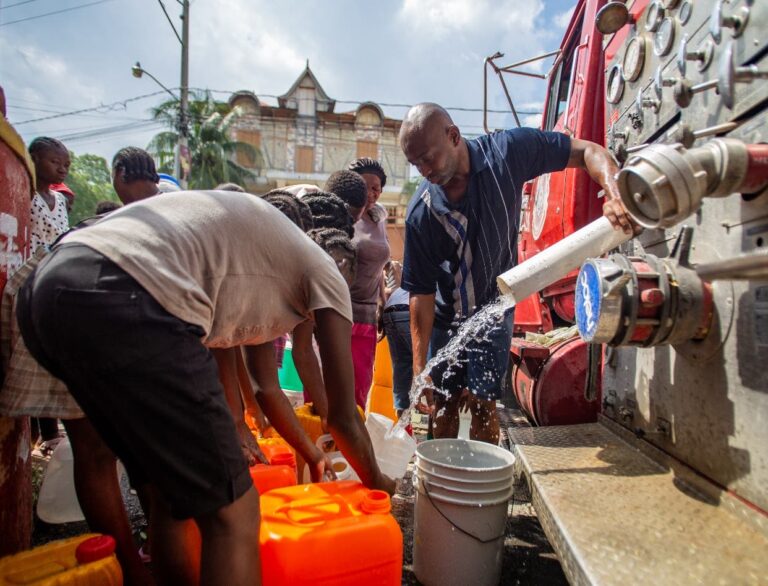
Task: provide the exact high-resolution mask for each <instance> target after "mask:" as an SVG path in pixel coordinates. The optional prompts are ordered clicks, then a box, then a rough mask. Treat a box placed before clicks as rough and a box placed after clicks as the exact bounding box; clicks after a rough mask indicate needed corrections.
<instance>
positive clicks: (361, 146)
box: [357, 140, 379, 159]
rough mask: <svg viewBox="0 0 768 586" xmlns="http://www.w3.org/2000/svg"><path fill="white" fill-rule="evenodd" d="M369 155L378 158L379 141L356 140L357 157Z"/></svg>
mask: <svg viewBox="0 0 768 586" xmlns="http://www.w3.org/2000/svg"><path fill="white" fill-rule="evenodd" d="M362 157H370V158H371V159H378V158H379V143H378V142H377V141H375V140H358V141H357V158H358V159H359V158H362Z"/></svg>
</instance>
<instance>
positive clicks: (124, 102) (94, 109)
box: [13, 90, 165, 126]
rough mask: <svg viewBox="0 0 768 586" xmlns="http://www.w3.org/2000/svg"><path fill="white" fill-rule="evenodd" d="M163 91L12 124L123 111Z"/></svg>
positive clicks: (17, 124)
mask: <svg viewBox="0 0 768 586" xmlns="http://www.w3.org/2000/svg"><path fill="white" fill-rule="evenodd" d="M164 93H165V92H164V91H160V90H158V91H156V92H152V93H151V94H143V95H141V96H136V97H135V98H128V99H126V100H118V101H117V102H112V103H111V104H101V105H100V106H93V107H92V108H82V109H81V110H72V111H71V112H62V113H61V114H54V115H52V116H43V117H42V118H32V119H30V120H22V121H21V122H14V123H13V125H14V126H21V125H22V124H30V123H32V122H42V121H43V120H53V119H54V118H64V117H65V116H75V115H76V114H84V113H86V112H98V111H99V110H101V111H104V110H108V111H109V110H116V109H117V108H118V107H122V109H125V107H126V105H127V104H129V103H130V102H136V101H138V100H143V99H145V98H151V97H153V96H157V95H160V94H164Z"/></svg>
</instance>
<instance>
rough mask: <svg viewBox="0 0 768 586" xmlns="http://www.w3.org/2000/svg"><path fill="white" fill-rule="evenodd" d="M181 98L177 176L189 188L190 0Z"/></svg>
mask: <svg viewBox="0 0 768 586" xmlns="http://www.w3.org/2000/svg"><path fill="white" fill-rule="evenodd" d="M179 92H180V94H181V96H180V97H181V100H180V104H179V144H178V153H177V155H176V157H177V158H176V163H177V165H178V168H177V170H176V177H177V178H178V179H179V182H180V183H181V187H182V189H186V188H187V184H188V181H189V173H190V167H191V163H192V160H191V157H190V155H189V140H188V138H189V0H182V13H181V87H180V89H179Z"/></svg>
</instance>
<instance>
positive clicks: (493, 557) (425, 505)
mask: <svg viewBox="0 0 768 586" xmlns="http://www.w3.org/2000/svg"><path fill="white" fill-rule="evenodd" d="M514 462H515V458H514V456H513V455H512V454H511V453H510V452H508V451H507V450H504V449H502V448H499V447H498V446H493V445H491V444H486V443H483V442H476V441H471V440H464V439H440V440H432V441H427V442H423V443H422V444H420V445H419V447H418V448H417V449H416V468H415V471H414V484H415V486H416V505H415V518H414V529H413V570H414V573H415V574H416V577H417V578H418V579H419V581H421V583H422V584H424V585H425V586H433V585H435V586H437V585H439V586H463V585H465V584H473V585H475V586H486V585H487V586H492V585H496V584H498V583H499V580H500V578H501V562H502V556H503V548H504V533H505V529H506V524H507V501H508V500H509V498H510V497H511V496H512V490H513V476H512V467H513V465H514Z"/></svg>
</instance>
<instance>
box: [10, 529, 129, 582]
mask: <svg viewBox="0 0 768 586" xmlns="http://www.w3.org/2000/svg"><path fill="white" fill-rule="evenodd" d="M12 585H13V586H22V585H25V586H26V585H29V586H122V585H123V572H122V570H121V569H120V564H119V563H118V561H117V558H116V557H115V540H114V539H113V538H112V537H110V536H108V535H94V534H92V533H91V534H86V535H80V536H78V537H72V538H70V539H63V540H61V541H54V542H52V543H48V544H46V545H41V546H40V547H36V548H35V549H32V550H29V551H24V552H21V553H17V554H15V555H11V556H7V557H4V558H2V559H0V586H12Z"/></svg>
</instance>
